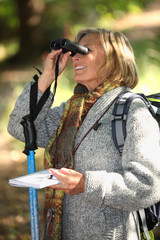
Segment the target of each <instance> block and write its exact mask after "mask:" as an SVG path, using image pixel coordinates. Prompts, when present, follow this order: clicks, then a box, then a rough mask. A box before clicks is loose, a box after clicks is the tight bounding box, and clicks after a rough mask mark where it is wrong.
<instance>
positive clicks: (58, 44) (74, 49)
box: [50, 38, 88, 57]
mask: <svg viewBox="0 0 160 240" xmlns="http://www.w3.org/2000/svg"><path fill="white" fill-rule="evenodd" d="M50 47H51V49H53V50H58V49H61V48H62V52H63V53H66V52H71V55H70V56H71V57H73V56H74V55H75V54H76V53H79V54H82V55H86V54H87V53H88V48H86V47H84V46H81V45H79V44H77V43H75V42H72V41H70V40H69V39H65V38H63V39H57V40H54V41H53V42H52V43H51V46H50Z"/></svg>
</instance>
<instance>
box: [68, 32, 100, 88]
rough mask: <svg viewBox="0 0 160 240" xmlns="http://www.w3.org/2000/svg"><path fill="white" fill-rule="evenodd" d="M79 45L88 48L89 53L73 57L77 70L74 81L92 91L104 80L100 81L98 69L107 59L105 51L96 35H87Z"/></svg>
mask: <svg viewBox="0 0 160 240" xmlns="http://www.w3.org/2000/svg"><path fill="white" fill-rule="evenodd" d="M79 44H80V45H82V46H84V47H87V48H88V49H89V51H88V53H87V54H86V55H81V54H79V53H77V54H76V55H74V56H73V57H72V59H73V67H74V69H75V76H74V80H75V81H76V82H78V83H81V84H83V85H85V86H86V87H87V88H88V89H89V90H90V91H91V90H93V89H95V88H96V87H97V86H98V85H99V84H100V82H102V81H103V78H102V79H98V67H99V65H100V64H101V62H102V61H103V59H104V57H105V54H104V50H103V48H102V46H101V43H100V39H99V36H98V35H97V34H94V33H89V34H87V35H85V36H84V37H83V38H82V39H81V41H80V42H79Z"/></svg>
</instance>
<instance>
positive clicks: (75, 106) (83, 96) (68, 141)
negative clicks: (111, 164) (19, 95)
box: [44, 81, 118, 240]
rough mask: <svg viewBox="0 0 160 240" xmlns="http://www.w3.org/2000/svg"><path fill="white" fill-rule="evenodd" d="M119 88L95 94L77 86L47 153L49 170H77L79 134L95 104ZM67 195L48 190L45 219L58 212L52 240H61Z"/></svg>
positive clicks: (108, 85)
mask: <svg viewBox="0 0 160 240" xmlns="http://www.w3.org/2000/svg"><path fill="white" fill-rule="evenodd" d="M116 87H118V86H117V85H116V86H115V85H112V84H111V83H109V82H107V81H104V82H103V83H101V84H100V85H99V86H98V87H97V88H95V89H94V90H93V91H88V89H87V88H86V87H85V86H84V85H82V84H77V86H76V87H75V89H74V95H73V96H72V97H71V98H70V100H69V101H68V102H67V104H66V107H65V110H64V112H63V115H62V118H61V120H60V124H59V127H58V128H57V131H56V132H55V133H54V135H53V136H52V138H51V139H50V141H49V144H48V146H47V147H46V150H45V157H44V163H45V168H50V167H52V168H58V169H59V168H61V167H67V168H74V143H75V138H76V134H77V131H78V129H79V127H80V126H81V124H82V122H83V120H84V118H85V116H86V115H87V113H88V111H89V109H90V108H91V107H92V106H93V104H94V103H95V102H96V101H97V100H98V99H99V98H100V97H101V96H102V95H103V94H104V93H106V92H107V91H110V90H112V89H114V88H116ZM63 197H64V192H63V191H61V190H54V191H53V189H51V188H46V197H45V212H44V213H45V216H46V215H47V211H48V209H51V208H52V209H54V218H53V221H52V224H50V226H49V229H48V236H51V237H52V238H51V239H54V240H60V239H61V231H62V205H63Z"/></svg>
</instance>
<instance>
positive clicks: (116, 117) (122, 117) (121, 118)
mask: <svg viewBox="0 0 160 240" xmlns="http://www.w3.org/2000/svg"><path fill="white" fill-rule="evenodd" d="M126 119H127V115H126V114H121V115H112V121H125V120H126Z"/></svg>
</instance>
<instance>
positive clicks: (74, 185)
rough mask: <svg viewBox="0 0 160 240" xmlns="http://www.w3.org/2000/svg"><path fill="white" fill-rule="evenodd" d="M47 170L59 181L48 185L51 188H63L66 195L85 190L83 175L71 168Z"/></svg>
mask: <svg viewBox="0 0 160 240" xmlns="http://www.w3.org/2000/svg"><path fill="white" fill-rule="evenodd" d="M49 171H50V172H51V173H52V174H53V175H54V176H55V177H56V178H57V179H58V180H60V181H61V183H59V184H56V185H52V186H50V187H51V188H53V189H59V190H63V191H64V192H65V193H66V194H67V195H75V194H79V193H83V192H84V191H85V176H84V175H83V174H82V173H80V172H77V171H75V170H73V169H68V168H61V169H59V170H54V169H52V168H50V169H49Z"/></svg>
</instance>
